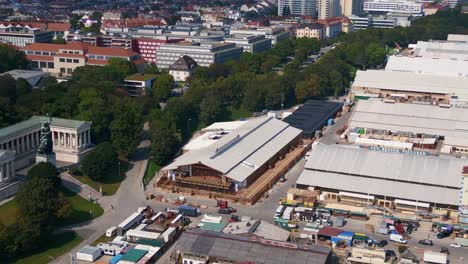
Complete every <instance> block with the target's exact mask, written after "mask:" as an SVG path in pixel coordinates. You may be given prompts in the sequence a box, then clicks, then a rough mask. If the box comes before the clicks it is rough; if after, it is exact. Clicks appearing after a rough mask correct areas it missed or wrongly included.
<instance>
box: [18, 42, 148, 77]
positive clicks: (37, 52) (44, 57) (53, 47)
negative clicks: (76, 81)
mask: <svg viewBox="0 0 468 264" xmlns="http://www.w3.org/2000/svg"><path fill="white" fill-rule="evenodd" d="M23 51H24V52H25V53H26V58H27V59H28V60H30V61H31V64H32V67H33V69H37V70H42V71H45V72H50V73H52V74H55V75H58V76H67V75H70V74H72V72H73V71H74V70H75V69H76V68H77V67H80V66H85V65H106V64H107V63H108V60H109V59H111V58H122V59H125V60H128V61H131V62H133V63H134V64H135V66H137V69H139V70H143V69H144V67H145V66H146V63H145V61H144V60H142V59H141V58H140V55H139V54H138V53H136V52H134V51H130V50H125V49H119V48H105V47H95V46H92V45H90V44H87V43H82V42H72V43H68V44H66V45H61V44H46V43H33V44H31V45H29V46H27V47H25V48H23Z"/></svg>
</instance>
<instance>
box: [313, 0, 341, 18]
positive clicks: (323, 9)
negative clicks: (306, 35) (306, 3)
mask: <svg viewBox="0 0 468 264" xmlns="http://www.w3.org/2000/svg"><path fill="white" fill-rule="evenodd" d="M340 15H341V7H340V0H317V18H318V19H326V18H331V17H337V16H340Z"/></svg>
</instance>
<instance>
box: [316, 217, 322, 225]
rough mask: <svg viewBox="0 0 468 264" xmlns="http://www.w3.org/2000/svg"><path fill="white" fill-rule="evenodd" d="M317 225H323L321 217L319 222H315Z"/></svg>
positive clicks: (318, 218) (318, 219)
mask: <svg viewBox="0 0 468 264" xmlns="http://www.w3.org/2000/svg"><path fill="white" fill-rule="evenodd" d="M315 223H316V224H317V225H321V224H322V219H321V218H320V217H317V220H315Z"/></svg>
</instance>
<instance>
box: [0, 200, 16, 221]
mask: <svg viewBox="0 0 468 264" xmlns="http://www.w3.org/2000/svg"><path fill="white" fill-rule="evenodd" d="M18 215H19V209H18V205H17V204H16V201H15V199H13V200H11V201H9V202H7V203H4V204H2V205H0V222H2V223H4V224H5V225H9V224H11V223H13V222H15V220H16V217H17V216H18Z"/></svg>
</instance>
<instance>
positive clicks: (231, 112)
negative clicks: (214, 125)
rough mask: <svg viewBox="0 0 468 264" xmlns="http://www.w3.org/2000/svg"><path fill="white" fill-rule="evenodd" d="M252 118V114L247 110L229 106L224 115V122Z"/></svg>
mask: <svg viewBox="0 0 468 264" xmlns="http://www.w3.org/2000/svg"><path fill="white" fill-rule="evenodd" d="M251 116H252V112H250V111H248V110H245V109H236V108H234V107H232V106H229V107H228V108H227V109H226V111H225V112H224V113H223V116H222V120H224V121H236V120H239V119H241V118H248V117H251Z"/></svg>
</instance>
